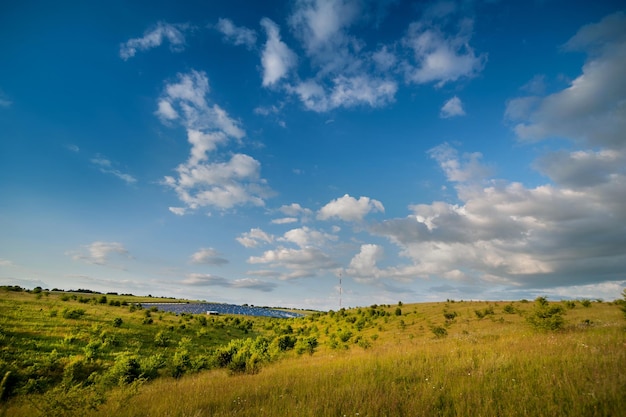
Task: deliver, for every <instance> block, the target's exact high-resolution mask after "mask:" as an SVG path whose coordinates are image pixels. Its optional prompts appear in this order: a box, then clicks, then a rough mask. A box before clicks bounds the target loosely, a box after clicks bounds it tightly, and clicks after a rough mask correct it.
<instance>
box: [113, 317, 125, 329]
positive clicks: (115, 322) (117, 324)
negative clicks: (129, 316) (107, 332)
mask: <svg viewBox="0 0 626 417" xmlns="http://www.w3.org/2000/svg"><path fill="white" fill-rule="evenodd" d="M122 323H123V320H122V319H121V317H116V318H115V319H113V327H120V326H121V325H122Z"/></svg>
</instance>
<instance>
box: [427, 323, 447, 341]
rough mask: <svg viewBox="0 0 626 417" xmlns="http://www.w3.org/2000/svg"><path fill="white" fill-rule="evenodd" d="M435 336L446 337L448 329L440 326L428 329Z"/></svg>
mask: <svg viewBox="0 0 626 417" xmlns="http://www.w3.org/2000/svg"><path fill="white" fill-rule="evenodd" d="M430 330H431V331H432V332H433V334H434V335H435V337H436V338H442V337H446V336H447V335H448V331H447V330H446V328H445V327H442V326H434V327H432V328H431V329H430Z"/></svg>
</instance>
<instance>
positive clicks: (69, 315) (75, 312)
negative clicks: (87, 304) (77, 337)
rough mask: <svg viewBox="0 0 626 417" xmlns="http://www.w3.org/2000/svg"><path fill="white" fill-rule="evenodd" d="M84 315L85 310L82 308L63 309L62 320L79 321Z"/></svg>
mask: <svg viewBox="0 0 626 417" xmlns="http://www.w3.org/2000/svg"><path fill="white" fill-rule="evenodd" d="M84 315H85V310H84V309H82V308H64V309H63V318H64V319H79V318H81V317H82V316H84Z"/></svg>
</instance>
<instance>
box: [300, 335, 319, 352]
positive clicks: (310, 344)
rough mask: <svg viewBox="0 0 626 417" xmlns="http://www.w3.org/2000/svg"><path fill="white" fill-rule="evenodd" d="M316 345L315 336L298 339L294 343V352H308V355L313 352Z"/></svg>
mask: <svg viewBox="0 0 626 417" xmlns="http://www.w3.org/2000/svg"><path fill="white" fill-rule="evenodd" d="M317 346H318V341H317V337H315V336H309V337H306V338H304V339H300V340H298V342H297V343H296V353H297V354H298V355H302V354H303V353H308V354H309V355H312V354H313V353H315V349H316V348H317Z"/></svg>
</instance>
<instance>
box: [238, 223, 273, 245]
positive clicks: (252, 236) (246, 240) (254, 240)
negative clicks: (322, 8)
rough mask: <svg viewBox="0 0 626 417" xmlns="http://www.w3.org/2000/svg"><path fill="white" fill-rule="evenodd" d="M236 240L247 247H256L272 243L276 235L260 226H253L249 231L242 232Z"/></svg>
mask: <svg viewBox="0 0 626 417" xmlns="http://www.w3.org/2000/svg"><path fill="white" fill-rule="evenodd" d="M236 240H237V242H239V243H240V244H241V245H243V246H245V247H246V248H255V247H257V246H259V245H260V244H262V243H272V242H273V241H274V236H272V235H270V234H267V233H265V232H264V231H263V230H261V229H259V228H253V229H250V231H249V232H245V233H242V234H241V236H239V237H238V238H236Z"/></svg>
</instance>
